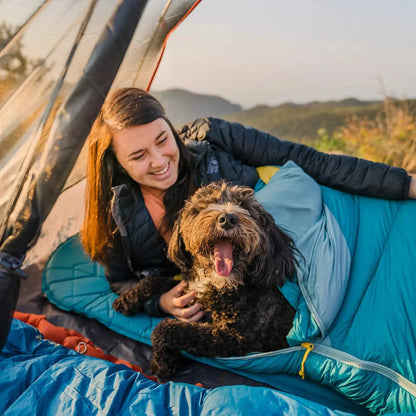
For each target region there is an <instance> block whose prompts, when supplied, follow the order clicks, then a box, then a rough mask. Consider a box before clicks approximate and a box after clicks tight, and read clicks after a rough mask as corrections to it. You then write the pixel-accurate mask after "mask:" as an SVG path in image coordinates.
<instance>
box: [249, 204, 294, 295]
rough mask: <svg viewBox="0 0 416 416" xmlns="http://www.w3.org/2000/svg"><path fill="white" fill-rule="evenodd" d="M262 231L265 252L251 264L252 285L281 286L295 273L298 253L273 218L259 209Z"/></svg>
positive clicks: (291, 241)
mask: <svg viewBox="0 0 416 416" xmlns="http://www.w3.org/2000/svg"><path fill="white" fill-rule="evenodd" d="M259 214H260V215H259V216H260V221H261V222H262V229H263V230H264V236H263V237H264V239H265V242H264V244H265V248H266V250H265V252H264V254H262V255H261V256H259V257H258V258H257V259H256V261H255V262H254V263H253V266H254V268H253V270H252V273H250V275H251V276H253V282H252V283H253V284H255V285H257V286H262V287H276V285H277V286H283V284H284V283H285V282H286V280H288V279H289V280H292V279H293V277H294V275H295V273H296V266H297V264H298V261H297V259H296V257H295V253H298V250H297V249H296V246H295V243H294V242H293V240H292V239H291V238H290V237H289V236H288V235H287V234H286V233H284V232H283V231H282V230H281V229H280V228H279V227H278V226H277V225H276V224H275V222H274V219H273V217H272V216H271V215H270V214H269V213H268V212H267V211H265V210H264V209H263V208H262V207H261V212H259Z"/></svg>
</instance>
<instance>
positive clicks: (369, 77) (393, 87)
mask: <svg viewBox="0 0 416 416" xmlns="http://www.w3.org/2000/svg"><path fill="white" fill-rule="evenodd" d="M169 88H183V89H187V90H189V91H192V92H196V93H203V94H209V95H219V96H221V97H223V98H226V99H228V100H229V101H231V102H233V103H236V104H240V105H242V106H243V107H244V108H250V107H253V106H255V105H262V104H266V105H278V104H281V103H284V102H295V103H307V102H310V101H314V100H318V101H326V100H338V99H343V98H349V97H355V98H359V99H365V100H374V99H375V100H381V99H383V98H384V97H385V96H386V95H390V96H395V97H397V98H400V99H405V98H416V0H348V1H340V0H285V1H282V0H256V1H253V0H202V1H201V3H200V4H199V5H198V6H197V7H196V9H195V10H194V11H193V12H192V13H191V14H190V15H189V16H188V18H187V19H186V20H185V21H184V22H183V23H182V24H181V25H180V26H179V27H178V28H177V29H176V30H175V31H174V32H173V33H172V34H171V36H170V37H169V39H168V42H167V47H166V50H165V53H164V57H163V60H162V63H161V66H160V68H159V71H158V73H157V75H156V78H155V80H154V82H153V85H152V89H153V90H164V89H169Z"/></svg>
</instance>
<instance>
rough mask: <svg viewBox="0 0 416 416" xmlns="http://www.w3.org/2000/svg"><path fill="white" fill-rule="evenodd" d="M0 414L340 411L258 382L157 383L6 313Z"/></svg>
mask: <svg viewBox="0 0 416 416" xmlns="http://www.w3.org/2000/svg"><path fill="white" fill-rule="evenodd" d="M0 414H1V415H4V416H32V415H45V416H58V415H59V416H66V415H68V416H72V415H76V416H94V415H97V416H98V415H99V416H101V415H117V416H118V415H158V416H164V415H169V416H172V415H176V416H187V415H189V416H191V415H192V416H197V415H201V416H203V415H216V416H230V415H253V414H259V415H272V414H274V415H277V414H279V415H287V416H289V415H294V414H297V415H308V416H309V415H310V416H315V415H316V416H318V415H328V416H342V415H347V413H343V412H337V411H332V410H330V409H328V408H326V407H324V406H322V405H319V404H317V403H314V402H310V401H308V400H304V399H301V398H297V397H294V396H290V395H286V394H282V393H280V392H278V391H276V390H274V389H269V388H263V387H249V386H225V387H217V388H215V389H205V388H202V387H198V386H193V385H189V384H183V383H166V384H158V383H156V382H154V381H152V380H149V379H148V378H146V377H145V376H143V375H142V374H140V373H136V372H134V371H133V370H131V369H130V368H128V367H126V366H125V365H122V364H113V363H110V362H107V361H103V360H100V359H98V358H93V357H87V356H83V355H81V354H79V353H77V352H75V351H73V350H69V349H67V348H65V347H62V346H61V345H58V344H55V343H53V342H51V341H47V340H44V339H43V337H42V335H41V334H40V332H38V330H37V329H35V328H33V327H31V326H30V325H27V324H25V323H23V322H20V321H18V320H13V322H12V327H11V329H10V333H9V337H8V339H7V342H6V345H5V347H4V349H3V351H2V353H1V355H0Z"/></svg>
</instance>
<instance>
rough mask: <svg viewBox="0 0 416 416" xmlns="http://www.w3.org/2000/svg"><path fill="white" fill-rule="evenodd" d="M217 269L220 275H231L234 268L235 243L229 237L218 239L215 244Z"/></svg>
mask: <svg viewBox="0 0 416 416" xmlns="http://www.w3.org/2000/svg"><path fill="white" fill-rule="evenodd" d="M214 263H215V270H216V272H217V274H218V275H219V276H229V275H230V274H231V271H232V269H233V263H234V260H233V245H232V244H231V241H230V240H228V239H225V238H224V239H221V240H218V241H217V242H216V243H215V244H214Z"/></svg>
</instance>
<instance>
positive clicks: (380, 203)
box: [43, 162, 416, 413]
mask: <svg viewBox="0 0 416 416" xmlns="http://www.w3.org/2000/svg"><path fill="white" fill-rule="evenodd" d="M256 197H257V199H258V200H259V201H260V202H261V203H262V204H263V205H264V206H265V207H266V209H267V210H268V211H269V212H271V213H272V215H273V216H274V218H275V221H276V223H277V224H278V225H280V226H281V227H282V228H284V229H285V230H286V231H287V232H289V233H290V234H291V236H292V237H293V238H294V239H295V242H296V244H297V245H298V247H299V248H300V250H301V252H302V255H303V259H302V260H301V262H300V267H299V270H298V284H297V285H294V284H292V283H287V284H286V285H285V286H284V287H283V288H282V292H283V293H284V295H285V296H286V297H287V298H288V300H289V301H290V302H291V303H292V304H294V305H295V306H296V308H297V315H296V317H295V321H294V325H293V328H292V331H291V333H290V334H289V341H290V343H291V345H292V347H290V348H288V349H284V350H280V351H276V352H271V353H260V354H251V355H249V356H247V357H231V358H217V359H204V358H195V357H193V358H195V359H197V360H199V361H201V362H204V363H208V364H210V365H214V366H219V367H222V368H226V369H231V370H233V371H236V372H238V373H239V374H243V375H244V376H248V377H252V378H254V379H256V380H259V381H263V382H266V383H269V384H271V385H274V386H276V387H278V386H279V381H280V380H279V375H281V374H290V375H298V373H299V371H300V369H301V368H302V361H303V360H305V358H306V360H305V362H304V371H305V374H306V378H307V379H309V380H312V381H316V382H319V383H320V384H322V385H323V386H326V387H330V388H332V389H334V390H335V391H337V392H340V393H342V394H343V395H344V396H346V397H348V398H349V399H351V400H353V401H354V402H355V403H357V404H360V405H363V406H366V407H367V408H368V409H369V410H370V411H372V412H374V413H388V412H395V411H397V412H404V411H415V410H416V407H415V406H416V384H415V368H414V362H416V361H415V359H416V340H415V335H414V334H416V328H415V325H416V316H415V313H416V311H415V310H414V308H413V305H412V302H411V300H410V299H409V296H408V293H411V292H412V289H415V286H416V279H414V272H413V267H412V259H414V258H416V257H415V255H416V253H413V251H414V250H415V247H416V244H415V243H416V241H415V238H416V232H415V231H416V219H415V216H414V212H415V207H416V204H415V201H385V200H378V199H374V198H366V197H358V196H354V195H349V194H345V193H342V192H339V191H335V190H332V189H329V188H325V187H322V186H319V185H317V184H316V183H315V181H313V180H312V178H310V177H309V176H308V175H306V174H305V173H304V172H303V171H302V170H301V169H300V168H299V167H297V166H296V165H295V164H294V163H293V162H288V163H287V164H286V165H285V166H284V167H282V168H281V169H280V170H279V171H278V172H277V173H276V174H275V175H274V176H273V177H272V179H271V181H270V182H269V183H268V184H267V185H266V186H265V187H263V188H262V189H261V190H259V191H257V192H256ZM74 259H76V260H75V261H74ZM341 260H343V261H341ZM335 263H336V264H335ZM103 276H104V275H103V272H102V270H100V266H98V265H96V264H95V263H91V262H89V261H88V259H86V257H85V255H84V254H83V252H82V248H81V247H80V246H79V243H77V240H76V237H73V238H72V239H71V240H68V242H66V243H64V245H63V246H61V248H60V249H58V250H57V251H56V252H55V253H54V255H53V256H52V257H51V259H50V262H49V263H48V265H47V267H46V268H45V272H44V286H43V289H44V292H45V293H46V295H47V296H48V298H49V299H50V300H51V301H52V302H53V303H56V304H57V305H58V306H59V307H62V308H64V309H66V310H73V311H75V312H77V313H81V314H85V315H87V316H90V317H93V318H95V319H98V320H99V321H100V322H102V323H104V324H105V325H108V326H109V327H111V328H112V329H114V330H116V331H120V332H121V333H123V334H125V335H128V336H130V337H133V338H134V339H137V340H140V341H141V342H145V343H150V332H151V330H152V328H153V327H154V325H155V324H156V323H157V322H158V321H159V319H156V318H150V317H147V316H145V315H143V314H138V315H136V316H134V317H124V316H122V315H121V314H118V313H116V312H115V311H113V310H112V308H111V305H112V302H113V300H114V299H115V297H116V295H115V294H114V293H112V292H111V291H110V289H109V287H108V285H107V283H106V281H105V279H104V277H103ZM392 276H395V278H394V279H393V281H391V280H392ZM91 288H94V289H93V290H91ZM328 299H335V300H334V301H331V302H329V301H328ZM363 334H365V336H363ZM304 341H309V342H310V343H312V346H313V349H312V350H311V351H310V352H308V354H307V355H306V354H305V353H306V351H308V350H307V348H306V349H305V347H304V346H302V345H300V344H301V343H302V342H304ZM403 357H408V358H409V357H410V359H403ZM298 378H299V377H298ZM299 380H300V381H301V379H300V378H299ZM299 388H300V387H299Z"/></svg>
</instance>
